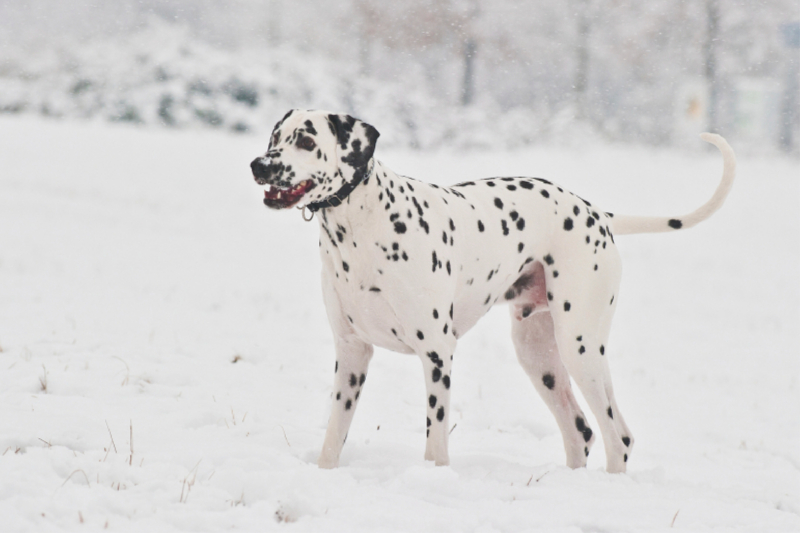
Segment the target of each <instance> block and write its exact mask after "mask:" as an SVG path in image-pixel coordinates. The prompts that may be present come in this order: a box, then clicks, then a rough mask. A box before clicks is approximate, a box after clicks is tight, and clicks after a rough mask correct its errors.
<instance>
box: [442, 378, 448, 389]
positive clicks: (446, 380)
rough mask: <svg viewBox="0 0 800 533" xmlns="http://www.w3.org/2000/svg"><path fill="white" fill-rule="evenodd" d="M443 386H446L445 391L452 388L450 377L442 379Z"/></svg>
mask: <svg viewBox="0 0 800 533" xmlns="http://www.w3.org/2000/svg"><path fill="white" fill-rule="evenodd" d="M442 384H443V385H444V388H445V389H449V388H450V376H444V377H442Z"/></svg>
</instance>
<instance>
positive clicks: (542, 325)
mask: <svg viewBox="0 0 800 533" xmlns="http://www.w3.org/2000/svg"><path fill="white" fill-rule="evenodd" d="M510 310H511V336H512V339H513V341H514V348H515V349H516V352H517V358H518V359H519V362H520V364H521V365H522V368H523V369H525V372H526V373H527V374H528V377H530V379H531V381H532V382H533V386H534V387H535V388H536V391H537V392H538V393H539V395H540V396H541V397H542V399H543V400H544V403H545V404H547V407H548V408H549V409H550V412H552V413H553V416H555V418H556V422H557V423H558V427H559V429H560V430H561V436H562V438H563V439H564V450H565V451H566V453H567V466H569V467H570V468H579V467H582V466H586V457H587V456H588V455H589V450H590V449H591V447H592V445H593V444H594V435H593V434H592V430H591V429H589V425H588V423H587V422H586V417H585V416H584V415H583V412H582V411H581V408H580V406H579V405H578V402H577V401H576V400H575V396H574V395H573V394H572V387H571V385H570V380H569V374H568V373H567V369H566V368H564V363H562V362H561V357H560V356H559V354H558V346H557V344H556V339H555V334H554V331H553V318H552V316H551V315H550V313H549V312H548V311H544V312H541V311H540V312H537V313H533V314H530V308H529V307H527V304H519V305H513V304H512V305H511V306H510ZM576 420H583V421H584V422H583V428H582V431H578V432H576V431H575V421H576Z"/></svg>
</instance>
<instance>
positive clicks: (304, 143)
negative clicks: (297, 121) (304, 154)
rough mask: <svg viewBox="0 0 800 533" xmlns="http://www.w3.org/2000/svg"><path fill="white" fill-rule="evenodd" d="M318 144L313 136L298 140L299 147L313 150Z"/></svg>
mask: <svg viewBox="0 0 800 533" xmlns="http://www.w3.org/2000/svg"><path fill="white" fill-rule="evenodd" d="M316 146H317V143H315V142H314V139H312V138H311V137H300V139H299V140H298V141H297V147H298V148H302V149H303V150H308V151H311V150H313V149H314V148H315V147H316Z"/></svg>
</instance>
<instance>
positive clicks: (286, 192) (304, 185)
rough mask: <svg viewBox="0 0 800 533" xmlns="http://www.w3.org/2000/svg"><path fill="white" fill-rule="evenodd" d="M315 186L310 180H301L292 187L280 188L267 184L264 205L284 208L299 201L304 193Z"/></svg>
mask: <svg viewBox="0 0 800 533" xmlns="http://www.w3.org/2000/svg"><path fill="white" fill-rule="evenodd" d="M314 187H315V184H314V182H313V181H311V180H303V181H301V182H300V183H298V184H297V185H295V186H294V187H291V188H288V189H281V188H279V187H275V186H274V185H267V188H266V189H265V190H264V205H266V206H267V207H271V208H272V209H286V208H287V207H292V206H293V205H294V204H296V203H297V202H299V201H300V198H302V197H303V195H304V194H305V193H307V192H308V191H310V190H311V189H313V188H314Z"/></svg>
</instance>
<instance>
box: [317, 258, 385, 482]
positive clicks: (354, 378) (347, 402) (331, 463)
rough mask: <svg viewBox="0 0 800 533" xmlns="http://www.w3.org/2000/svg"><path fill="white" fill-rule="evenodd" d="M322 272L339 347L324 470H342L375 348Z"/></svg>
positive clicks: (322, 461)
mask: <svg viewBox="0 0 800 533" xmlns="http://www.w3.org/2000/svg"><path fill="white" fill-rule="evenodd" d="M326 267H327V265H325V266H324V267H323V270H322V295H323V299H324V301H325V310H326V311H327V312H328V321H329V322H330V325H331V330H332V331H333V337H334V345H335V347H336V366H335V367H334V380H333V407H332V409H331V417H330V419H329V420H328V429H327V431H326V432H325V442H323V444H322V453H321V454H320V456H319V461H318V464H319V466H320V468H336V467H337V466H339V455H340V454H341V453H342V446H344V441H345V440H346V439H347V431H348V430H349V429H350V423H351V422H352V421H353V414H354V413H355V410H356V405H358V399H359V397H360V396H361V390H362V387H363V386H364V382H365V381H366V379H367V366H368V365H369V361H370V359H372V351H373V349H372V345H371V344H367V343H365V342H364V341H362V340H361V339H359V338H358V336H357V335H356V333H355V331H354V330H353V327H352V326H351V324H350V322H349V320H348V319H347V316H346V314H345V313H344V311H343V310H342V304H341V301H340V299H339V295H338V294H337V293H336V290H335V289H334V287H333V284H332V282H331V276H330V271H329V270H328V268H326Z"/></svg>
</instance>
